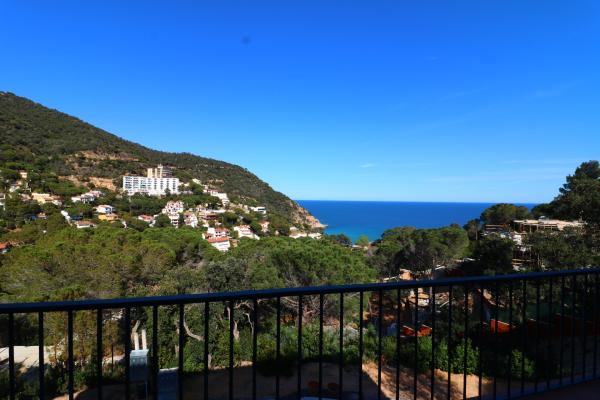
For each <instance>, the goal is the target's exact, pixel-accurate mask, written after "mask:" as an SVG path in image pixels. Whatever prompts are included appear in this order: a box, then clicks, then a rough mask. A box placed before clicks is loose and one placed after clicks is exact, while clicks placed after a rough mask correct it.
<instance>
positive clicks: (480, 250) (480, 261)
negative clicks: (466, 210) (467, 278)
mask: <svg viewBox="0 0 600 400" xmlns="http://www.w3.org/2000/svg"><path fill="white" fill-rule="evenodd" d="M513 251H514V242H513V241H512V240H510V239H504V238H501V237H500V236H496V235H490V236H486V237H484V238H483V239H481V240H479V241H478V242H477V244H476V245H475V250H474V251H473V258H474V259H475V263H474V265H471V266H470V268H469V272H470V273H471V274H472V275H484V274H485V275H487V274H493V275H501V274H507V273H510V272H512V271H513V266H512V259H513Z"/></svg>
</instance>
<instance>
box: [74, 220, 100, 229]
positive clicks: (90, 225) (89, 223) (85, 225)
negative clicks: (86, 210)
mask: <svg viewBox="0 0 600 400" xmlns="http://www.w3.org/2000/svg"><path fill="white" fill-rule="evenodd" d="M95 226H96V225H94V223H93V222H92V221H77V222H75V227H76V228H77V229H86V228H93V227H95Z"/></svg>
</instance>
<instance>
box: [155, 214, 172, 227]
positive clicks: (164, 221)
mask: <svg viewBox="0 0 600 400" xmlns="http://www.w3.org/2000/svg"><path fill="white" fill-rule="evenodd" d="M154 226H155V227H157V228H166V227H169V226H171V220H170V219H169V217H168V216H167V215H165V214H159V216H158V217H156V219H155V220H154Z"/></svg>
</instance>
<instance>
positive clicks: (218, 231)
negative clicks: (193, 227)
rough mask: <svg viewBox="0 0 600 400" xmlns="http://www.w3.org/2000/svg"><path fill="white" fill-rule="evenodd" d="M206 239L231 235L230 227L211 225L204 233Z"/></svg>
mask: <svg viewBox="0 0 600 400" xmlns="http://www.w3.org/2000/svg"><path fill="white" fill-rule="evenodd" d="M204 237H205V238H206V239H209V238H226V237H229V229H227V228H213V227H209V228H208V229H207V230H206V232H205V233H204Z"/></svg>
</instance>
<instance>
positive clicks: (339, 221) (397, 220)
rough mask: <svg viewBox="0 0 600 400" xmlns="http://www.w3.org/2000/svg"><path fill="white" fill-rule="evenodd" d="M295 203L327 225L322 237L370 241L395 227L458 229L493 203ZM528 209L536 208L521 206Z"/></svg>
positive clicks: (317, 201) (529, 205) (307, 201)
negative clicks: (448, 227) (451, 225)
mask: <svg viewBox="0 0 600 400" xmlns="http://www.w3.org/2000/svg"><path fill="white" fill-rule="evenodd" d="M298 203H299V204H300V205H301V206H302V207H304V208H306V209H307V210H308V211H310V212H311V214H313V215H314V216H315V217H317V218H318V219H319V220H320V221H321V222H322V223H324V224H326V225H327V229H326V230H325V233H328V234H338V233H344V234H346V235H348V236H349V237H350V238H351V239H352V240H356V239H357V238H358V237H359V236H360V235H363V234H364V235H367V236H368V237H369V239H370V240H376V239H379V237H380V236H381V234H382V233H383V232H384V231H385V230H386V229H390V228H395V227H397V226H414V227H416V228H438V227H441V226H446V225H450V224H452V223H457V224H459V225H460V226H462V225H464V224H465V223H466V222H468V221H469V220H471V219H473V218H478V217H479V216H480V215H481V212H482V211H483V210H485V209H486V208H488V207H489V206H491V205H493V204H494V203H420V202H418V203H417V202H383V201H323V200H298ZM521 205H524V206H527V207H529V208H531V207H533V206H534V205H535V204H521Z"/></svg>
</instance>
